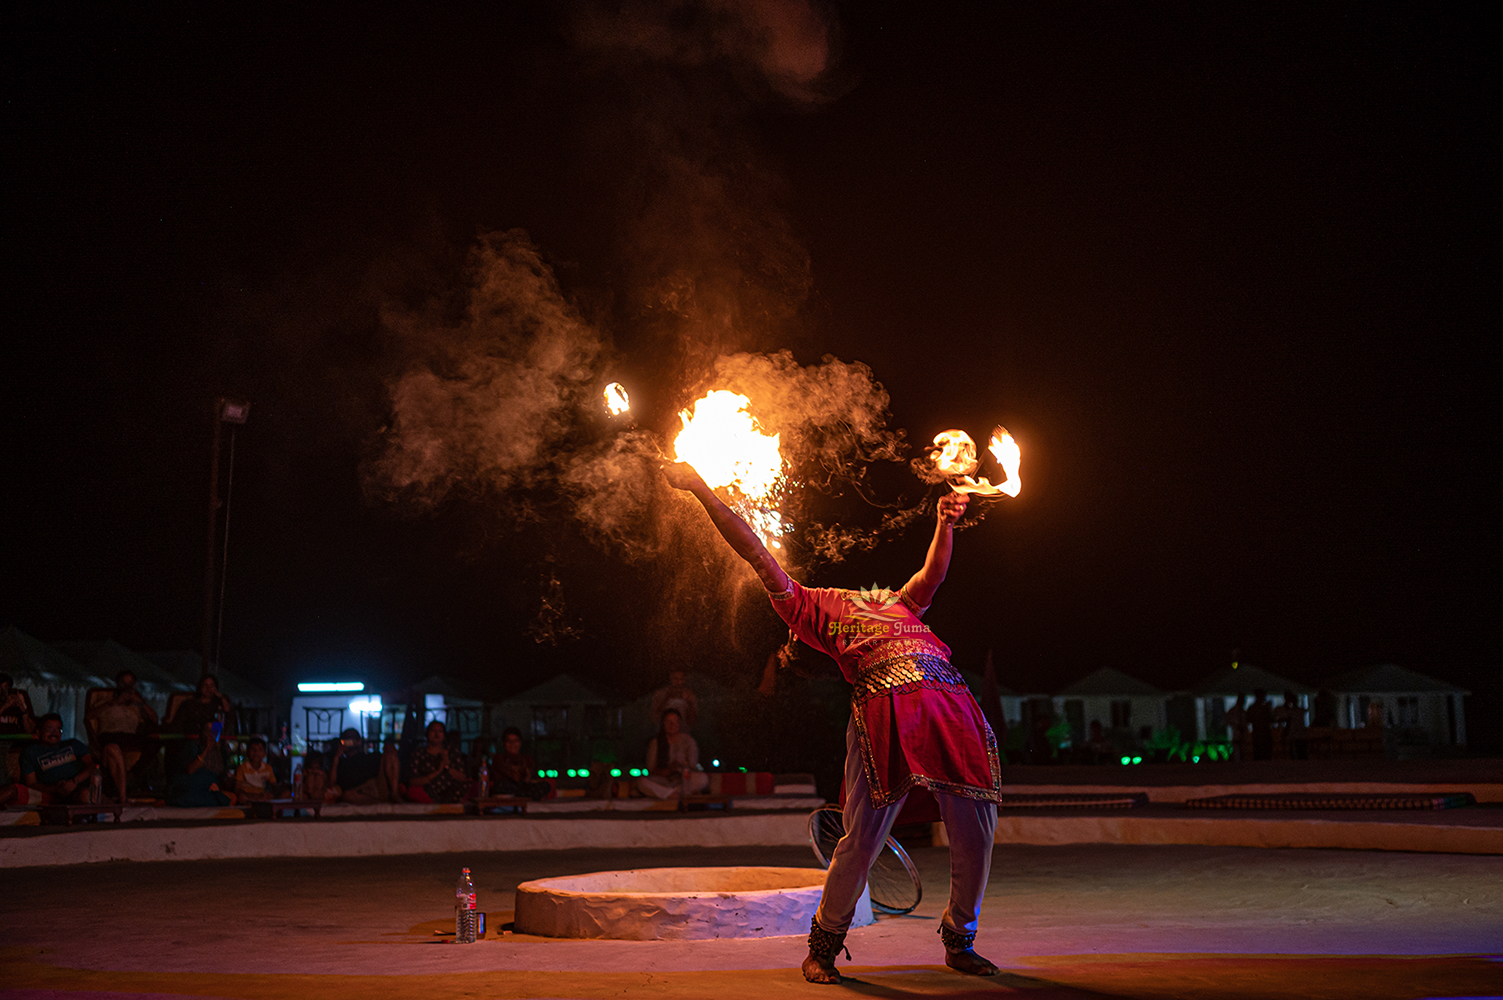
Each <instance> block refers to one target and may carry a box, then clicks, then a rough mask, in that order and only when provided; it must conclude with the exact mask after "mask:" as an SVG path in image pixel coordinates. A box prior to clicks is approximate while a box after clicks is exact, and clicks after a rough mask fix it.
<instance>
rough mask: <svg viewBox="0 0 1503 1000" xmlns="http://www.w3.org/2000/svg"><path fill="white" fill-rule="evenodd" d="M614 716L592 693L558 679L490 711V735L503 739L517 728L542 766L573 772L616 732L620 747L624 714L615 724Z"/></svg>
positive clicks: (581, 685)
mask: <svg viewBox="0 0 1503 1000" xmlns="http://www.w3.org/2000/svg"><path fill="white" fill-rule="evenodd" d="M611 715H612V712H611V711H610V708H609V705H608V703H607V701H606V699H605V698H603V697H601V696H600V695H599V694H598V693H597V692H596V691H595V690H594V689H593V688H591V687H589V686H588V685H586V684H584V683H581V682H580V681H578V680H576V679H575V678H574V677H573V676H572V675H570V674H558V675H557V676H555V677H550V678H549V679H548V680H546V681H543V682H542V683H541V684H536V685H534V686H532V687H530V688H528V689H527V690H525V691H519V692H517V693H516V694H514V695H511V696H510V697H508V698H506V699H504V700H502V701H500V702H497V703H496V704H495V705H493V706H491V710H490V732H491V734H492V735H493V736H494V737H496V738H497V739H499V738H500V735H501V732H502V730H504V729H505V728H506V727H507V726H516V727H517V728H518V729H520V730H521V731H522V739H523V740H524V741H525V742H526V745H527V746H528V747H529V749H530V750H531V752H532V756H533V757H534V758H536V760H537V762H538V763H539V764H543V765H546V766H553V767H568V766H571V765H572V764H575V763H589V762H590V761H591V760H592V759H595V758H596V757H599V756H600V754H599V753H598V752H597V749H598V748H596V747H595V746H594V744H595V743H596V742H597V741H603V740H605V739H606V738H607V737H608V736H610V735H611V733H612V731H614V734H615V735H616V737H617V739H618V741H619V735H620V730H621V723H620V710H619V709H618V710H616V712H615V713H614V715H615V718H614V720H613V719H612V718H611ZM612 722H614V726H612ZM616 752H617V753H619V749H617V750H616ZM602 759H603V758H602Z"/></svg>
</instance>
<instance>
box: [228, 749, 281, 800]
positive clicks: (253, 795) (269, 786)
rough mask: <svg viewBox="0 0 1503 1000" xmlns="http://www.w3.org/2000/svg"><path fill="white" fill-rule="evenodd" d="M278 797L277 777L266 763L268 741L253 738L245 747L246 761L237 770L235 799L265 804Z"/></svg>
mask: <svg viewBox="0 0 1503 1000" xmlns="http://www.w3.org/2000/svg"><path fill="white" fill-rule="evenodd" d="M276 795H277V776H276V772H275V771H273V770H272V769H271V765H270V764H268V763H267V762H266V741H265V740H263V739H262V738H261V737H259V736H252V737H251V738H250V741H249V742H248V743H246V745H245V760H243V761H241V762H240V766H239V767H237V768H235V797H236V798H238V799H240V800H241V801H256V802H265V801H266V800H267V799H273V798H276Z"/></svg>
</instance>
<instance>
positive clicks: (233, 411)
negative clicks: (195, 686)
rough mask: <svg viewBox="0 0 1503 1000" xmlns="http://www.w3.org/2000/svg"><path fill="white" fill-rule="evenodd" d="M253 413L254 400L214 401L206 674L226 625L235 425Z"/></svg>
mask: <svg viewBox="0 0 1503 1000" xmlns="http://www.w3.org/2000/svg"><path fill="white" fill-rule="evenodd" d="M249 416H250V403H247V402H242V401H238V400H231V399H225V398H224V397H223V396H221V397H220V398H219V400H218V402H216V403H215V404H214V455H213V458H212V459H211V460H210V462H209V530H208V542H207V554H206V556H205V559H204V635H203V646H202V650H201V653H200V666H201V670H202V673H203V675H204V676H208V675H210V674H212V673H214V671H215V670H217V669H218V666H219V637H220V632H222V631H223V627H224V565H225V563H226V562H227V561H228V558H229V548H230V525H229V498H230V491H231V490H232V489H233V487H234V484H235V429H236V428H237V427H239V426H240V425H241V424H243V423H245V421H246V418H247V417H249ZM225 424H229V425H230V461H229V483H228V485H227V487H226V489H225V502H224V505H223V506H224V508H225V525H224V540H223V542H222V544H216V543H217V542H219V541H220V539H219V508H220V506H221V505H220V503H219V447H220V440H221V436H222V433H223V425H225ZM215 549H221V550H222V555H221V560H220V573H219V616H218V619H217V621H218V625H219V628H218V629H216V628H215V622H216V619H215V615H214V555H215Z"/></svg>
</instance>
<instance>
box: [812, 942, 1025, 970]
mask: <svg viewBox="0 0 1503 1000" xmlns="http://www.w3.org/2000/svg"><path fill="white" fill-rule="evenodd" d="M804 964H805V966H806V967H807V965H808V963H807V962H805V963H804ZM945 964H946V965H948V966H949V967H950V968H952V969H954V970H955V971H956V972H964V973H965V974H966V975H968V976H995V975H996V974H997V973H998V972H999V971H1001V970H999V969H998V968H997V967H996V966H995V965H993V964H992V963H990V962H988V961H987V960H986V959H984V958H982V957H981V956H980V955H978V954H976V949H974V948H970V949H967V950H966V951H947V952H945Z"/></svg>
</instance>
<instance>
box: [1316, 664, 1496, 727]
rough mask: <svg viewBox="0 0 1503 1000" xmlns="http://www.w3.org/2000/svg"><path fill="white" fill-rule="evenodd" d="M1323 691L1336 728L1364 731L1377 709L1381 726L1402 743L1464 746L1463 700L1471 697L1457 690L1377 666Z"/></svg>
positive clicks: (1395, 667) (1330, 684) (1345, 676)
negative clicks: (1332, 703) (1331, 703)
mask: <svg viewBox="0 0 1503 1000" xmlns="http://www.w3.org/2000/svg"><path fill="white" fill-rule="evenodd" d="M1326 687H1327V689H1329V690H1330V691H1332V692H1333V693H1334V694H1335V695H1336V698H1337V702H1336V723H1337V725H1339V726H1341V727H1342V728H1344V729H1360V728H1363V727H1364V726H1366V725H1367V719H1368V712H1369V710H1370V707H1371V706H1373V705H1377V706H1378V707H1379V710H1380V711H1381V712H1382V713H1383V722H1384V725H1385V726H1386V727H1387V728H1388V729H1391V730H1394V732H1395V735H1396V736H1397V738H1398V739H1399V740H1400V741H1401V742H1403V743H1408V744H1411V745H1424V746H1464V745H1465V744H1466V711H1465V708H1464V704H1463V699H1464V698H1465V697H1466V696H1467V695H1469V694H1471V692H1470V691H1467V690H1465V689H1463V688H1460V687H1457V686H1456V685H1455V684H1451V683H1448V682H1447V681H1443V680H1440V679H1439V678H1436V677H1431V676H1429V675H1428V674H1422V673H1420V672H1419V671H1417V670H1409V669H1407V668H1405V667H1401V666H1399V665H1398V664H1396V663H1379V664H1377V665H1375V666H1371V667H1359V668H1358V669H1356V670H1350V671H1347V672H1346V673H1344V674H1341V675H1339V676H1337V677H1333V678H1331V680H1330V681H1328V682H1327V683H1326Z"/></svg>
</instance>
